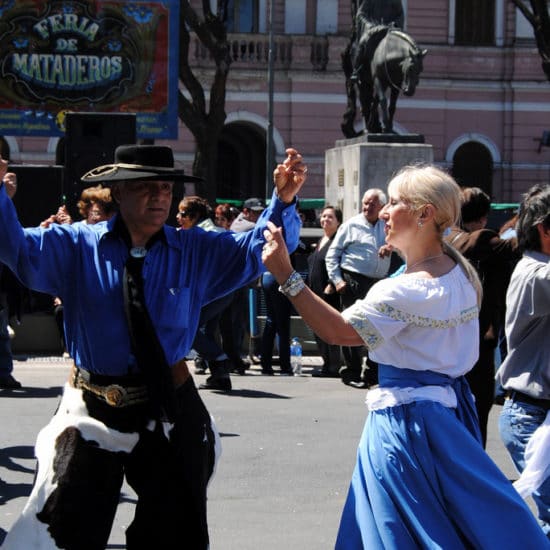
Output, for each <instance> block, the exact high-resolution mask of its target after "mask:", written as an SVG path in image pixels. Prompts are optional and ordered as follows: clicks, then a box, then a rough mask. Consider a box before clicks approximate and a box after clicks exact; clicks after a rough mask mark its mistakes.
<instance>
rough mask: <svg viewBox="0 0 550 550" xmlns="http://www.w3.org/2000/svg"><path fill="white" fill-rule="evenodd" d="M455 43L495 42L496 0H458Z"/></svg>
mask: <svg viewBox="0 0 550 550" xmlns="http://www.w3.org/2000/svg"><path fill="white" fill-rule="evenodd" d="M455 6H456V7H455V10H456V11H455V44H458V45H462V46H492V45H494V44H495V0H456V4H455Z"/></svg>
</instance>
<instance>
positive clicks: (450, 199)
mask: <svg viewBox="0 0 550 550" xmlns="http://www.w3.org/2000/svg"><path fill="white" fill-rule="evenodd" d="M388 191H389V192H392V193H393V194H396V195H398V196H399V197H400V198H401V199H402V200H403V201H404V202H406V203H407V204H409V205H410V207H411V208H412V209H413V210H420V209H421V208H423V207H424V206H426V205H428V204H431V205H432V206H433V207H434V210H435V215H434V224H435V230H436V232H437V236H438V238H439V240H440V241H441V246H442V248H443V251H444V252H445V253H446V254H447V255H449V256H450V257H451V258H453V260H455V262H457V263H458V264H459V265H460V267H461V268H462V270H463V271H464V273H465V274H466V276H467V277H468V279H469V281H470V282H471V283H472V285H473V286H474V288H475V290H476V294H477V301H478V305H479V304H481V296H482V289H481V282H480V280H479V277H478V274H477V271H476V270H475V268H474V267H473V266H472V264H471V263H470V262H469V261H468V260H467V259H466V258H465V257H464V256H463V255H462V254H461V253H460V252H459V251H458V250H456V248H454V247H453V246H451V245H450V244H448V243H446V242H445V241H444V240H443V234H444V232H445V231H446V230H447V229H449V228H451V227H452V226H453V225H456V224H457V223H458V220H459V218H460V208H461V200H460V197H461V194H460V187H459V186H458V184H457V183H456V181H455V180H454V179H453V177H452V176H451V175H450V174H448V173H447V172H445V171H443V170H441V169H440V168H437V167H436V166H433V165H432V164H419V165H410V166H405V167H403V168H401V170H399V171H398V172H397V174H396V175H395V176H394V177H393V178H392V180H391V181H390V183H389V185H388Z"/></svg>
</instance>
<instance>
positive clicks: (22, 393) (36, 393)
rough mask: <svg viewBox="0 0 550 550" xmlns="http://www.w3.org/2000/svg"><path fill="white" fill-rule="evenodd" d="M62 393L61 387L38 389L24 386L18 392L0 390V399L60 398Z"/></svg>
mask: <svg viewBox="0 0 550 550" xmlns="http://www.w3.org/2000/svg"><path fill="white" fill-rule="evenodd" d="M62 393H63V387H62V386H52V387H51V388H38V387H33V386H25V387H23V388H20V389H18V390H5V389H0V397H13V398H22V397H41V398H49V397H60V396H61V394H62Z"/></svg>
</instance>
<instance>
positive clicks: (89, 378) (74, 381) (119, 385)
mask: <svg viewBox="0 0 550 550" xmlns="http://www.w3.org/2000/svg"><path fill="white" fill-rule="evenodd" d="M170 370H171V372H172V380H173V382H174V387H175V388H178V387H179V386H182V385H183V384H184V383H185V382H186V381H187V380H188V379H189V377H190V376H191V374H190V372H189V368H188V367H187V363H186V362H185V359H182V360H180V361H178V362H177V363H175V364H174V365H172V367H171V368H170ZM98 378H99V379H101V383H99V381H98V380H97V379H98ZM110 378H111V377H109V376H94V375H93V374H92V373H90V372H88V371H87V370H84V369H82V368H79V367H77V366H76V365H73V369H72V372H71V376H70V378H69V382H70V383H71V385H72V386H73V387H75V388H78V389H82V390H86V391H89V392H90V393H93V394H94V395H95V396H97V397H99V398H100V399H102V400H103V401H105V402H106V403H107V404H108V405H110V406H111V407H128V406H130V405H138V404H140V403H145V402H147V401H148V400H149V393H148V390H147V386H146V385H145V384H142V383H139V384H138V383H137V382H138V381H140V382H141V379H139V380H138V377H136V376H128V377H112V378H113V383H107V382H108V381H109V379H110ZM115 380H116V382H114V381H115Z"/></svg>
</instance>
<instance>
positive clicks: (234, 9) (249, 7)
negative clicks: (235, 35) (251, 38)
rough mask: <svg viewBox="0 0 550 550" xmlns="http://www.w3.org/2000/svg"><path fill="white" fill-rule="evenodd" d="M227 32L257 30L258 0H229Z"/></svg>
mask: <svg viewBox="0 0 550 550" xmlns="http://www.w3.org/2000/svg"><path fill="white" fill-rule="evenodd" d="M226 27H227V32H258V0H229V1H228V3H227V22H226Z"/></svg>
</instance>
